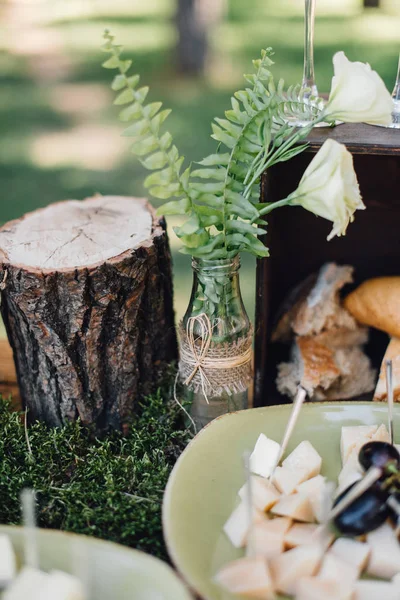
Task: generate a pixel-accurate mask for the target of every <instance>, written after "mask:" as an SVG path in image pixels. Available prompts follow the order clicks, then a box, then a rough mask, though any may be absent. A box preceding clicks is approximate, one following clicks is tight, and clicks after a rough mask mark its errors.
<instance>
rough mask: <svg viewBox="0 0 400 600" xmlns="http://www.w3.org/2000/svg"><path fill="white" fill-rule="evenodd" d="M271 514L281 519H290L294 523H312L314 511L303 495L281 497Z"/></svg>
mask: <svg viewBox="0 0 400 600" xmlns="http://www.w3.org/2000/svg"><path fill="white" fill-rule="evenodd" d="M271 512H272V513H273V514H275V515H280V516H282V517H290V518H291V519H294V520H295V521H304V522H306V523H312V522H313V521H314V511H313V509H312V506H311V503H310V501H309V499H308V497H307V496H306V495H305V494H292V495H291V496H282V498H281V499H280V500H279V502H277V503H276V504H275V506H274V507H273V508H272V509H271Z"/></svg>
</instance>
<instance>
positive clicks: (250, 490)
mask: <svg viewBox="0 0 400 600" xmlns="http://www.w3.org/2000/svg"><path fill="white" fill-rule="evenodd" d="M250 455H251V453H250V452H249V450H246V451H245V452H244V453H243V465H244V470H245V476H246V483H247V494H246V496H247V498H246V500H247V505H248V506H247V511H248V513H247V514H248V519H249V531H248V535H247V555H248V556H254V543H253V512H254V510H253V483H252V480H251V471H250Z"/></svg>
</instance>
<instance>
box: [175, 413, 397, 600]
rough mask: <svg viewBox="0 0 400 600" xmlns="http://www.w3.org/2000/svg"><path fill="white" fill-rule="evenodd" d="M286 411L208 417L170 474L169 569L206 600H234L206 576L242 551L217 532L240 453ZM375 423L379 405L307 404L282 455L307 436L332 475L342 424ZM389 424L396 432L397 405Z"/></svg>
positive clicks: (232, 499) (237, 476)
mask: <svg viewBox="0 0 400 600" xmlns="http://www.w3.org/2000/svg"><path fill="white" fill-rule="evenodd" d="M290 410H291V406H290V405H284V406H270V407H263V408H254V409H250V410H244V411H241V412H237V413H231V414H228V415H225V416H223V417H220V418H219V419H216V420H215V421H212V422H211V423H210V425H208V427H206V428H205V429H203V430H202V431H200V433H199V434H198V435H197V436H196V437H195V439H194V440H193V441H192V442H191V443H190V444H189V446H188V447H187V448H186V450H185V451H184V452H183V454H182V455H181V456H180V458H179V460H178V462H177V463H176V465H175V468H174V469H173V471H172V473H171V476H170V478H169V481H168V484H167V488H166V490H165V496H164V504H163V527H164V537H165V540H166V543H167V547H168V551H169V553H170V556H171V558H172V560H173V562H174V563H175V566H176V567H177V569H178V570H179V571H180V573H182V575H183V576H184V577H185V579H186V581H187V582H188V583H189V584H190V586H191V587H192V588H193V589H194V590H196V591H197V592H198V593H199V594H200V595H201V596H202V597H203V598H204V599H206V600H225V599H228V598H233V596H231V595H229V594H226V593H224V592H222V591H221V590H220V589H219V588H218V587H217V586H216V585H214V584H213V582H212V577H213V575H214V574H215V573H216V571H218V569H219V568H220V567H221V566H222V565H224V564H226V563H227V562H229V561H230V560H233V559H235V558H238V557H240V556H242V555H243V551H241V550H237V549H235V548H233V547H232V546H231V544H230V542H229V540H228V539H227V538H226V537H225V535H224V533H223V531H222V527H223V525H224V523H225V521H226V519H227V518H228V516H229V515H230V513H231V512H232V510H233V508H234V507H235V506H236V504H237V502H238V497H237V491H238V490H239V488H240V486H241V485H242V484H243V482H244V473H243V461H242V456H243V452H244V451H245V450H251V449H252V448H253V447H254V444H255V442H256V440H257V437H258V435H259V434H260V433H261V432H262V433H265V434H266V435H267V436H269V437H271V438H272V439H274V440H277V441H280V439H281V437H282V434H283V432H284V429H285V425H286V423H287V420H288V417H289V413H290ZM375 423H377V424H380V423H387V409H386V404H378V403H372V402H337V403H328V402H326V403H318V404H311V403H308V404H306V405H304V407H303V409H302V412H301V414H300V417H299V420H298V423H297V426H296V428H295V431H294V433H293V436H292V439H291V442H290V445H289V448H288V452H290V451H291V450H292V449H293V448H294V447H295V446H296V445H297V444H299V443H300V442H301V441H302V440H309V441H310V442H311V443H312V444H313V445H314V446H315V448H316V449H317V450H318V452H319V453H320V454H321V456H322V459H323V462H322V471H321V472H322V474H323V475H326V476H327V477H328V478H329V479H335V480H336V478H337V475H338V473H339V471H340V469H341V462H340V450H339V441H340V432H341V427H342V426H343V425H373V424H375ZM394 424H395V431H400V407H398V406H395V410H394ZM236 598H237V597H236Z"/></svg>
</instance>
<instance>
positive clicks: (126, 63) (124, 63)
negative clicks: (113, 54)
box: [119, 60, 132, 73]
mask: <svg viewBox="0 0 400 600" xmlns="http://www.w3.org/2000/svg"><path fill="white" fill-rule="evenodd" d="M131 65H132V61H131V60H121V61H119V68H120V70H121V71H122V73H126V72H127V71H128V70H129V69H130V68H131Z"/></svg>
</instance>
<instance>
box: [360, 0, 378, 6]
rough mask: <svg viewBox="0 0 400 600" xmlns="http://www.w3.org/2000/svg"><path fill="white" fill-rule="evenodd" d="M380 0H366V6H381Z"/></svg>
mask: <svg viewBox="0 0 400 600" xmlns="http://www.w3.org/2000/svg"><path fill="white" fill-rule="evenodd" d="M379 6H380V0H364V8H379Z"/></svg>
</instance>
